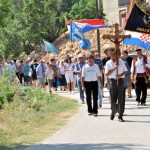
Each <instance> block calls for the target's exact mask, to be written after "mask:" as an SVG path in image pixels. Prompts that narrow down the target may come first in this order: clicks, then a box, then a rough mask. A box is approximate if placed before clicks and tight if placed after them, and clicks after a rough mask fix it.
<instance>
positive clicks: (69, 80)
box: [0, 47, 150, 122]
mask: <svg viewBox="0 0 150 150" xmlns="http://www.w3.org/2000/svg"><path fill="white" fill-rule="evenodd" d="M135 52H136V54H137V56H136V57H135V58H132V57H130V56H129V55H128V51H126V50H124V51H123V52H122V55H121V53H120V57H119V61H118V60H117V57H116V51H115V48H113V47H109V48H106V49H105V51H104V53H105V57H104V58H102V59H101V58H100V54H99V53H95V52H94V51H90V52H89V54H88V55H87V56H85V55H83V54H81V53H80V54H79V55H78V57H77V58H71V57H69V56H66V58H65V59H64V60H59V59H56V58H51V59H50V60H49V61H48V62H46V61H44V60H40V61H39V62H37V60H32V61H31V60H26V61H25V62H23V60H20V61H16V60H14V61H12V60H11V61H7V62H6V64H5V65H4V64H3V62H2V61H0V74H2V73H3V71H4V68H6V71H7V72H8V74H9V75H10V76H11V77H12V79H15V78H16V77H17V78H18V81H19V83H20V84H21V85H24V86H31V85H32V86H34V87H35V88H37V87H40V88H43V89H46V85H48V88H49V93H55V92H56V91H57V89H58V86H60V90H63V91H66V92H68V94H74V89H75V87H77V88H78V91H79V97H80V100H81V103H82V104H84V103H85V100H86V103H87V109H88V115H94V116H97V114H98V108H101V107H102V99H103V88H104V87H107V89H108V90H109V92H110V105H111V115H110V120H113V119H114V118H115V114H116V113H118V114H119V115H118V118H119V121H120V122H123V121H124V120H123V114H124V110H125V97H126V89H127V95H128V98H132V94H131V89H132V84H134V86H135V93H136V101H137V106H139V105H142V106H145V105H146V98H147V84H148V75H147V73H146V68H150V60H149V59H148V58H147V57H146V56H144V55H143V54H142V50H141V49H137V50H136V51H135Z"/></svg>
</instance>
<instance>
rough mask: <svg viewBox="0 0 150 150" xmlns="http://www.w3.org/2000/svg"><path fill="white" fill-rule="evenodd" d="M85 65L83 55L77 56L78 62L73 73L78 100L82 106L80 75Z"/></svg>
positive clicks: (82, 95) (82, 94) (82, 93)
mask: <svg viewBox="0 0 150 150" xmlns="http://www.w3.org/2000/svg"><path fill="white" fill-rule="evenodd" d="M85 64H86V62H85V61H84V56H83V54H79V56H78V62H77V63H76V64H75V73H76V74H77V85H78V90H79V94H80V100H81V103H82V104H84V91H83V90H82V85H81V73H82V68H83V66H84V65H85Z"/></svg>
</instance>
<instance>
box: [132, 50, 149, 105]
mask: <svg viewBox="0 0 150 150" xmlns="http://www.w3.org/2000/svg"><path fill="white" fill-rule="evenodd" d="M136 53H137V58H135V59H133V61H132V66H131V74H132V81H133V82H134V83H135V93H136V101H137V106H139V105H140V104H141V105H142V106H145V105H146V98H147V83H148V77H147V74H146V68H147V67H148V68H150V60H149V59H148V58H147V57H146V56H143V55H142V51H141V49H137V50H136ZM141 94H142V97H141Z"/></svg>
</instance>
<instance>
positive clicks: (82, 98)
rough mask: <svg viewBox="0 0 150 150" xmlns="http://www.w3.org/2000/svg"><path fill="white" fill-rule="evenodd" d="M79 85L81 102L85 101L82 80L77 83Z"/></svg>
mask: <svg viewBox="0 0 150 150" xmlns="http://www.w3.org/2000/svg"><path fill="white" fill-rule="evenodd" d="M77 85H78V90H79V93H80V100H84V92H83V90H82V85H81V81H80V80H78V81H77Z"/></svg>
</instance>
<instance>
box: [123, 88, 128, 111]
mask: <svg viewBox="0 0 150 150" xmlns="http://www.w3.org/2000/svg"><path fill="white" fill-rule="evenodd" d="M126 89H127V88H125V87H124V90H123V105H124V107H123V114H124V110H125V101H126Z"/></svg>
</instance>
